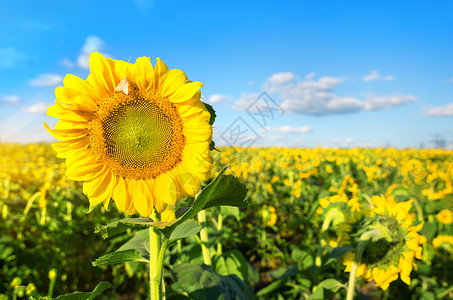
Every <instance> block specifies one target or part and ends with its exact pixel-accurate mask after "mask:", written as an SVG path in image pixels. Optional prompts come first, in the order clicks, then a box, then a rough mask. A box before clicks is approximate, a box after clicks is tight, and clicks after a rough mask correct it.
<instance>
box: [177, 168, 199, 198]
mask: <svg viewBox="0 0 453 300" xmlns="http://www.w3.org/2000/svg"><path fill="white" fill-rule="evenodd" d="M179 176H180V177H179V178H180V183H181V185H182V188H183V189H184V190H185V191H186V192H187V194H189V195H190V196H192V197H193V196H195V195H196V194H197V193H198V192H199V191H200V187H201V182H200V178H198V176H197V175H195V174H193V173H192V172H190V171H188V170H187V169H186V168H184V166H182V165H179Z"/></svg>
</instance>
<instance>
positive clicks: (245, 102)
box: [232, 93, 260, 110]
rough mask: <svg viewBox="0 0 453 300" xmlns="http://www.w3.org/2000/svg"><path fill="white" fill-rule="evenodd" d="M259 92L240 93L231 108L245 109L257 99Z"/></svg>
mask: <svg viewBox="0 0 453 300" xmlns="http://www.w3.org/2000/svg"><path fill="white" fill-rule="evenodd" d="M259 95H260V94H258V93H250V94H246V93H242V94H241V97H240V98H239V100H237V101H236V102H234V104H233V107H232V109H233V110H246V109H247V108H248V107H249V106H250V105H252V103H253V102H255V101H256V99H258V97H259Z"/></svg>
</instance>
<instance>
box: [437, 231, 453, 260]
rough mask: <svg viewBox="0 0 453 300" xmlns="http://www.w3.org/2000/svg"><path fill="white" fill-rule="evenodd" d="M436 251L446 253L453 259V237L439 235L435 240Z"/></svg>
mask: <svg viewBox="0 0 453 300" xmlns="http://www.w3.org/2000/svg"><path fill="white" fill-rule="evenodd" d="M433 246H434V249H436V250H437V251H439V252H441V251H444V252H445V253H448V254H449V255H450V256H452V257H453V236H452V235H439V236H436V237H435V238H434V240H433Z"/></svg>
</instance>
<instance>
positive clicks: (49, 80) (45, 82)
mask: <svg viewBox="0 0 453 300" xmlns="http://www.w3.org/2000/svg"><path fill="white" fill-rule="evenodd" d="M29 82H30V84H31V85H32V86H57V85H59V84H60V83H62V82H63V76H61V75H58V74H49V73H44V74H40V75H38V77H36V78H34V79H32V80H30V81H29Z"/></svg>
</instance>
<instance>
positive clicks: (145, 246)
mask: <svg viewBox="0 0 453 300" xmlns="http://www.w3.org/2000/svg"><path fill="white" fill-rule="evenodd" d="M131 249H134V250H137V251H138V252H139V253H140V254H141V255H142V256H143V257H144V258H146V259H149V228H147V229H143V230H140V231H137V232H135V234H134V236H133V237H132V238H131V239H130V240H128V241H127V242H126V243H124V244H123V245H122V246H121V247H119V248H118V250H116V251H115V252H121V251H125V250H131Z"/></svg>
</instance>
